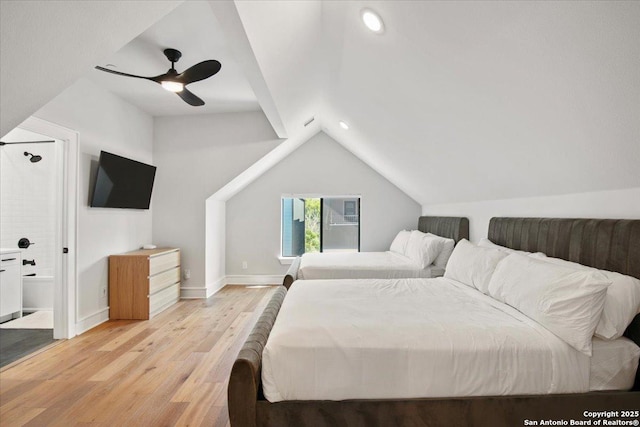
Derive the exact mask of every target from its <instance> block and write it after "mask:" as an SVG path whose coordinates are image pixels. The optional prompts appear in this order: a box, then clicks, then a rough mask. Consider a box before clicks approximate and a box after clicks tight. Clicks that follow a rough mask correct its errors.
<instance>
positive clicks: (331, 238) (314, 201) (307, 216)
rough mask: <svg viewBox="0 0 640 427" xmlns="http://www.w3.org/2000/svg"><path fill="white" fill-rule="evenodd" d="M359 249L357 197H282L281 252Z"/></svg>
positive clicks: (298, 252) (298, 253) (286, 253)
mask: <svg viewBox="0 0 640 427" xmlns="http://www.w3.org/2000/svg"><path fill="white" fill-rule="evenodd" d="M358 251H360V198H359V197H283V198H282V256H283V257H294V256H300V255H302V254H303V253H306V252H358Z"/></svg>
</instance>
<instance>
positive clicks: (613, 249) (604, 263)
mask: <svg viewBox="0 0 640 427" xmlns="http://www.w3.org/2000/svg"><path fill="white" fill-rule="evenodd" d="M488 237H489V240H491V241H492V242H494V243H496V244H498V245H501V246H506V247H509V248H513V249H520V250H523V251H529V252H543V253H545V254H547V255H548V256H551V257H555V258H562V259H566V260H569V261H573V262H577V263H580V264H583V265H588V266H590V267H595V268H598V269H601V270H609V271H617V272H618V273H622V274H626V275H627V276H633V277H637V278H640V262H639V260H640V219H573V218H491V221H490V222H489V235H488Z"/></svg>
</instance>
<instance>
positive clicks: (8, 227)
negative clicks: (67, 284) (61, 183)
mask: <svg viewBox="0 0 640 427" xmlns="http://www.w3.org/2000/svg"><path fill="white" fill-rule="evenodd" d="M2 140H3V141H5V142H20V141H22V142H24V141H43V140H51V138H48V137H44V136H42V135H39V134H36V133H33V132H29V131H26V130H23V129H14V130H12V131H11V132H9V133H8V134H7V135H5V136H4V137H3V138H2ZM61 143H62V142H61V141H57V142H55V143H45V144H17V145H12V144H7V145H5V146H3V147H2V148H1V149H0V247H3V248H14V249H15V248H17V247H18V240H19V239H21V238H22V237H26V238H28V239H29V241H31V242H33V243H34V245H32V246H29V248H28V249H24V250H23V253H22V259H26V260H35V261H36V265H35V266H32V265H25V266H23V267H22V274H32V273H36V274H37V275H38V276H53V274H54V255H55V249H54V244H55V230H56V228H55V227H56V217H55V216H54V215H51V212H52V211H53V209H55V206H56V205H55V195H56V190H57V188H56V177H57V174H56V166H57V163H56V147H55V144H61ZM24 152H29V153H32V154H34V155H39V156H41V157H42V160H40V161H39V162H37V163H31V162H30V161H29V157H27V156H25V155H24Z"/></svg>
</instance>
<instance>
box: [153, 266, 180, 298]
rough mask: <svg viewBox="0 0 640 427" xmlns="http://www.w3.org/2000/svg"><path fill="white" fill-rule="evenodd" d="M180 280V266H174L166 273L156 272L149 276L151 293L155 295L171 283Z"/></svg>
mask: <svg viewBox="0 0 640 427" xmlns="http://www.w3.org/2000/svg"><path fill="white" fill-rule="evenodd" d="M179 281H180V267H176V268H172V269H171V270H167V271H165V272H164V273H160V274H156V275H155V276H151V277H150V278H149V294H151V295H153V294H155V293H156V292H158V291H161V290H162V289H164V288H166V287H167V286H169V285H173V284H174V283H178V282H179Z"/></svg>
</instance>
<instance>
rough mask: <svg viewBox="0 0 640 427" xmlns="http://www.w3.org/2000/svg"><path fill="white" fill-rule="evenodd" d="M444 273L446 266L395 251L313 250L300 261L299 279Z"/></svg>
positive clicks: (393, 276)
mask: <svg viewBox="0 0 640 427" xmlns="http://www.w3.org/2000/svg"><path fill="white" fill-rule="evenodd" d="M443 274H444V268H443V267H438V266H436V265H430V266H428V267H426V268H423V267H422V266H421V265H419V264H418V263H416V262H415V261H414V260H413V259H411V258H409V257H407V256H405V255H402V254H399V253H396V252H392V251H386V252H340V253H309V254H304V255H303V256H302V258H301V260H300V268H299V270H298V280H314V279H398V278H430V277H440V276H442V275H443Z"/></svg>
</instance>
